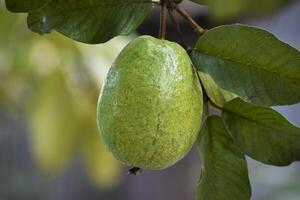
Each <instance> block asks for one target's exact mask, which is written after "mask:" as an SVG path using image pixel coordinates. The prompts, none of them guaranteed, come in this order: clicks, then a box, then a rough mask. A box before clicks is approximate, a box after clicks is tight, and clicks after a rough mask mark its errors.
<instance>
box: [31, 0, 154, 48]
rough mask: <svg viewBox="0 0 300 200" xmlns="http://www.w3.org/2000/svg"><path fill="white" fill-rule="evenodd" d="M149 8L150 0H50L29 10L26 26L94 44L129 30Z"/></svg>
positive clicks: (37, 30) (140, 21)
mask: <svg viewBox="0 0 300 200" xmlns="http://www.w3.org/2000/svg"><path fill="white" fill-rule="evenodd" d="M150 9H151V1H150V0H101V1H99V0H90V1H86V0H76V1H75V0H52V2H51V3H49V4H48V5H47V6H46V7H45V8H43V9H40V10H38V11H36V12H32V13H30V14H29V16H28V26H29V28H30V29H31V30H32V31H34V32H37V33H40V34H44V33H49V32H51V31H52V30H53V29H54V30H56V31H58V32H60V33H62V34H64V35H66V36H67V37H70V38H72V39H74V40H77V41H80V42H85V43H91V44H96V43H103V42H106V41H108V40H110V39H111V38H113V37H115V36H117V35H128V34H130V33H132V32H133V31H134V30H135V29H136V28H137V27H138V26H139V25H140V24H141V23H142V21H143V20H144V18H145V17H146V16H147V14H148V13H149V12H150Z"/></svg>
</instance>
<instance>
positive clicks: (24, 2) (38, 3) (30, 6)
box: [5, 0, 51, 12]
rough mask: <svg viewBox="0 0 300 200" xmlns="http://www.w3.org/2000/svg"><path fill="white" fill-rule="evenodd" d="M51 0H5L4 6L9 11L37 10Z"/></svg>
mask: <svg viewBox="0 0 300 200" xmlns="http://www.w3.org/2000/svg"><path fill="white" fill-rule="evenodd" d="M50 1H51V0H5V4H6V8H7V9H8V10H9V11H11V12H31V11H34V10H37V9H39V8H41V7H43V6H45V5H46V4H47V3H49V2H50Z"/></svg>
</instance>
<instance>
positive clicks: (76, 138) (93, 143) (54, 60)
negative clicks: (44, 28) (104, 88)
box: [0, 9, 127, 187]
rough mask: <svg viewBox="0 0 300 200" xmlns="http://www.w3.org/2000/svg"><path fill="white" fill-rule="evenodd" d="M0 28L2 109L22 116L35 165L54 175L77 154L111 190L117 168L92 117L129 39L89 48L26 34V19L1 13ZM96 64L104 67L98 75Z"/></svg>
mask: <svg viewBox="0 0 300 200" xmlns="http://www.w3.org/2000/svg"><path fill="white" fill-rule="evenodd" d="M0 26H1V27H3V29H2V31H1V32H0V56H1V59H0V77H1V80H2V81H3V82H5V84H1V85H0V106H6V107H9V108H11V109H14V110H16V111H17V112H18V113H20V114H22V115H25V116H26V118H27V121H28V124H29V129H30V134H29V142H30V147H31V152H32V156H33V160H34V162H35V164H36V166H38V167H39V169H41V170H42V171H43V172H45V173H47V174H50V175H56V174H59V173H60V172H61V171H62V170H63V169H65V167H66V166H68V164H69V163H70V162H71V161H72V160H73V159H74V156H75V155H77V154H79V155H81V157H82V160H83V166H85V169H86V173H87V175H88V176H89V177H90V179H91V180H92V181H93V182H94V183H96V184H97V185H100V186H102V187H111V186H113V185H115V184H116V183H117V182H118V180H119V178H120V172H121V168H120V165H119V163H118V161H116V160H115V159H114V158H113V157H112V155H111V154H110V153H109V152H108V151H107V150H106V149H105V147H104V146H103V144H102V142H101V140H99V136H98V135H99V133H98V130H97V124H96V120H95V117H96V105H97V99H98V93H99V90H100V84H99V83H101V81H102V80H101V77H103V76H104V75H103V74H105V73H106V71H107V69H108V67H109V66H110V63H111V62H112V60H113V59H114V57H115V56H116V55H117V53H118V52H119V51H120V49H121V48H122V47H123V46H124V45H125V44H126V43H127V39H125V38H118V39H116V40H114V41H111V42H110V44H107V45H101V46H95V47H93V48H89V49H87V48H86V46H85V45H82V44H79V43H75V42H73V41H70V40H65V39H64V38H62V37H61V36H59V35H57V34H54V35H51V36H48V37H43V38H41V37H38V36H35V35H32V34H30V33H29V32H28V31H25V30H24V28H23V26H24V15H11V14H9V13H7V12H3V10H2V9H1V10H0ZM8 35H10V38H9V40H7V39H6V38H7V36H8ZM109 49H110V50H109ZM90 52H93V54H91V53H90ZM95 56H97V57H95ZM91 61H93V62H91ZM95 65H103V67H102V70H97V68H98V66H95ZM99 74H100V75H99Z"/></svg>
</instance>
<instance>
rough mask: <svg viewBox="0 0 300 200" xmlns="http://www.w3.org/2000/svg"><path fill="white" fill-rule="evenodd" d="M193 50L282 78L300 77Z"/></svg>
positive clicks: (196, 50)
mask: <svg viewBox="0 0 300 200" xmlns="http://www.w3.org/2000/svg"><path fill="white" fill-rule="evenodd" d="M193 51H194V52H197V53H199V54H203V55H206V56H210V57H214V58H216V59H220V60H225V61H228V62H231V63H236V64H239V65H241V66H247V67H248V68H255V69H257V70H262V71H265V72H270V73H274V74H276V75H277V76H281V77H283V78H287V79H291V80H296V81H300V77H299V78H298V77H297V78H295V77H290V76H287V75H285V74H282V73H280V72H278V71H272V70H267V68H260V67H258V66H259V65H254V64H251V63H243V62H241V61H238V60H235V59H233V57H232V58H229V57H227V58H223V57H221V56H217V55H212V54H209V53H207V52H202V51H200V50H198V49H194V50H193ZM299 71H300V70H299Z"/></svg>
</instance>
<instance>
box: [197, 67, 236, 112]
mask: <svg viewBox="0 0 300 200" xmlns="http://www.w3.org/2000/svg"><path fill="white" fill-rule="evenodd" d="M198 74H199V77H200V80H201V83H202V85H203V87H204V89H205V91H206V94H207V95H208V97H209V99H210V100H211V101H212V103H213V104H215V105H217V106H219V107H223V105H224V104H225V103H227V102H229V101H230V100H232V99H234V98H236V97H238V96H237V95H236V94H234V93H231V92H229V91H227V90H223V89H222V88H220V87H219V86H218V85H217V84H216V83H215V81H214V79H212V78H211V76H210V75H209V74H207V73H204V72H201V71H198Z"/></svg>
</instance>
